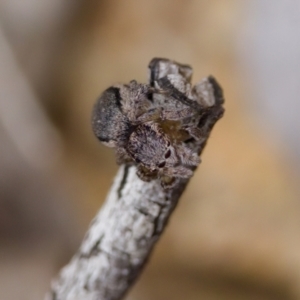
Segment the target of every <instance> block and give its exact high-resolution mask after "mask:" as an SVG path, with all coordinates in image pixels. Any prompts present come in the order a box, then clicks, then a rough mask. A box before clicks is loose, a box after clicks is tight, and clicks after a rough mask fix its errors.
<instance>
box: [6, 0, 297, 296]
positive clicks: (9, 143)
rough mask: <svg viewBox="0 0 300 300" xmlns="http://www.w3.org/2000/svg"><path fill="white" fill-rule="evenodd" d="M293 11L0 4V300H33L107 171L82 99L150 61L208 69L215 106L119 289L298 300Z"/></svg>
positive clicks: (228, 1) (88, 215) (254, 5)
mask: <svg viewBox="0 0 300 300" xmlns="http://www.w3.org/2000/svg"><path fill="white" fill-rule="evenodd" d="M70 3H71V4H70ZM280 5H282V7H281V6H280ZM297 6H298V5H297V3H296V1H291V0H290V1H286V2H285V4H284V5H283V4H280V1H273V2H271V1H269V2H268V1H237V0H224V1H205V0H201V1H183V0H181V1H180V0H176V1H170V0H166V1H159V0H155V1H146V0H142V1H138V0H128V1H116V0H112V1H111V0H107V1H93V0H88V1H80V0H77V1H72V2H67V1H59V0H44V1H39V0H26V1H18V0H13V1H12V0H1V1H0V25H1V27H0V66H1V67H0V139H1V140H0V143H1V151H0V168H1V172H0V299H6V300H14V299H31V300H34V299H41V298H42V295H43V293H44V292H45V291H46V289H47V287H48V286H49V282H50V278H51V277H52V276H54V274H56V272H57V271H58V270H59V268H60V267H61V266H62V265H63V264H65V263H66V262H67V261H68V260H69V259H70V257H71V255H72V253H74V251H75V250H76V248H77V247H78V245H79V243H80V241H81V239H82V237H83V234H84V232H85V230H86V228H87V226H88V224H89V222H90V220H91V219H92V217H93V216H94V215H95V213H96V211H97V210H98V209H99V207H100V206H101V203H102V202H103V200H104V199H105V195H106V193H107V191H108V189H109V187H110V185H111V182H112V180H113V177H114V174H115V173H116V170H117V166H116V165H115V162H114V157H113V153H112V151H111V150H110V149H107V148H105V147H104V146H101V145H100V144H99V143H98V142H97V141H96V139H95V138H94V136H93V134H92V132H91V128H90V127H91V126H90V113H91V108H92V106H93V103H94V101H95V99H96V97H97V96H98V95H99V94H100V92H101V91H103V89H105V88H106V87H108V86H109V85H111V84H113V83H115V82H127V81H129V80H131V79H137V80H139V81H144V82H145V81H146V80H147V64H148V62H149V61H150V60H151V59H152V58H153V57H157V56H158V57H168V58H171V59H175V60H177V61H179V62H182V63H188V64H191V65H192V66H193V67H194V81H197V80H200V79H201V78H202V77H204V76H207V75H209V74H212V75H214V76H215V77H216V78H217V79H218V81H219V82H220V83H221V85H222V86H223V88H224V93H225V98H226V113H225V116H224V118H223V119H222V120H221V121H220V122H219V123H218V124H217V125H216V127H215V129H214V131H213V134H212V136H211V138H210V140H209V143H208V145H207V148H206V150H205V152H204V154H203V156H202V161H203V162H202V164H201V166H200V167H199V169H198V171H197V173H196V175H195V176H194V178H193V179H192V180H191V183H190V185H189V188H188V189H187V190H186V192H185V194H184V196H183V197H182V199H181V201H180V203H179V205H178V207H177V209H176V211H175V212H174V215H173V216H172V219H171V222H170V224H169V226H168V228H167V230H166V232H165V234H164V235H163V238H162V239H161V241H160V242H159V243H158V246H157V248H156V249H155V251H154V254H153V256H152V259H151V261H150V263H149V264H148V266H147V268H146V270H145V272H144V273H143V274H142V276H141V278H140V280H139V281H138V283H137V284H136V286H135V287H134V288H133V290H132V291H131V292H130V293H129V296H128V299H145V300H148V299H149V300H150V299H157V300H160V299H161V300H163V299H299V298H300V240H299V236H300V207H299V187H298V185H299V166H300V163H299V160H298V159H299V158H298V155H297V149H298V144H300V143H298V141H297V139H298V129H299V126H298V125H299V124H298V122H297V120H298V119H297V118H296V117H297V109H298V111H299V109H300V107H299V101H297V99H298V98H297V95H298V94H297V87H298V80H297V79H296V80H294V81H293V80H291V78H297V65H298V64H299V62H300V56H297V55H294V56H293V55H291V54H293V53H294V52H292V50H291V51H289V49H292V48H293V49H294V48H296V49H298V50H299V52H298V53H300V49H299V48H300V46H299V48H297V47H298V44H297V43H296V44H295V43H293V42H290V41H294V40H295V38H293V37H294V35H295V37H298V34H297V26H296V25H297V24H298V23H299V22H300V21H298V18H299V17H298V16H297V14H296V13H293V12H294V11H296V9H297ZM276 16H277V17H276ZM290 17H291V18H290ZM290 20H293V21H290ZM287 24H288V25H287ZM288 34H290V35H291V37H290V39H289V38H287V37H286V36H287V35H288ZM281 39H282V42H281ZM296 40H297V39H296ZM299 45H300V43H299ZM286 61H289V63H285V62H286ZM298 75H300V74H298ZM287 91H289V92H287ZM283 101H284V102H283ZM283 103H284V104H283Z"/></svg>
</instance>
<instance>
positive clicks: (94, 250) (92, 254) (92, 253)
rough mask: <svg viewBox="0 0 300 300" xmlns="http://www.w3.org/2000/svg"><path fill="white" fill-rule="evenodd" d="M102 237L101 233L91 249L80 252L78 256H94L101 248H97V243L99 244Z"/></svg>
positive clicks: (86, 257) (87, 257)
mask: <svg viewBox="0 0 300 300" xmlns="http://www.w3.org/2000/svg"><path fill="white" fill-rule="evenodd" d="M102 239H103V235H102V236H101V237H100V238H99V240H98V241H97V242H96V244H95V245H94V246H93V248H92V249H91V251H90V252H89V253H81V254H80V256H79V257H80V258H85V259H89V258H90V257H92V256H96V255H97V254H98V253H99V252H101V251H102V250H101V249H100V248H99V245H100V244H101V241H102Z"/></svg>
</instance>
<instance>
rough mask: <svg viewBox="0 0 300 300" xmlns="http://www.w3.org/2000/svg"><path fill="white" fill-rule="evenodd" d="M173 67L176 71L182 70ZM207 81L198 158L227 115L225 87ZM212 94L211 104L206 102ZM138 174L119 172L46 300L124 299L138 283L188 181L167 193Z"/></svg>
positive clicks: (122, 169) (127, 168)
mask: <svg viewBox="0 0 300 300" xmlns="http://www.w3.org/2000/svg"><path fill="white" fill-rule="evenodd" d="M168 62H169V63H170V64H171V66H173V65H175V66H178V65H179V64H177V63H175V62H170V61H168ZM179 66H180V65H179ZM164 71H165V70H164ZM158 73H159V72H158ZM188 75H189V76H190V75H191V74H188ZM207 80H208V81H207V82H209V84H208V85H207V82H206V85H203V83H202V89H203V87H205V88H204V91H203V90H202V94H203V95H202V96H203V99H200V100H199V99H198V100H199V101H200V102H201V101H202V103H201V105H206V106H207V107H213V113H211V114H208V115H207V116H205V118H204V119H203V120H202V123H201V129H202V133H203V136H204V137H205V138H203V139H202V140H201V142H198V143H197V142H195V141H194V142H192V144H191V145H190V147H193V150H195V151H197V152H198V154H200V153H201V152H202V150H203V147H204V146H205V144H206V141H207V138H208V136H209V134H210V131H211V129H212V127H213V125H214V124H215V122H216V121H217V120H218V119H219V118H220V117H221V116H222V114H223V111H224V110H223V107H222V104H223V97H222V91H221V89H220V87H219V86H218V85H217V83H216V82H215V80H214V79H213V78H212V77H209V78H208V79H207ZM150 82H151V78H150ZM197 91H198V90H197V89H196V90H195V93H196V94H197ZM203 92H204V93H203ZM211 92H213V94H212V95H210V97H209V99H205V97H207V95H209V94H210V93H211ZM205 95H206V96H205ZM212 97H213V101H212V99H211V98H212ZM206 100H207V101H206ZM136 171H137V169H136V167H135V166H133V165H122V166H121V167H120V170H119V172H118V174H117V176H116V179H115V182H114V184H113V186H112V188H111V191H110V193H109V195H108V197H107V199H106V202H105V204H104V206H103V207H102V209H101V210H100V211H99V213H98V215H97V216H96V217H95V219H94V220H93V221H92V223H91V226H90V229H89V230H88V232H87V234H86V236H85V238H84V240H83V243H82V245H81V247H80V249H79V251H78V253H77V254H76V255H75V256H74V257H73V259H72V260H71V262H70V263H69V264H68V265H67V266H66V267H64V268H63V269H62V271H61V273H60V275H59V277H58V279H57V280H56V281H55V282H53V284H52V289H51V292H50V293H49V294H48V296H47V298H46V299H48V300H50V299H51V300H54V299H55V300H99V299H101V300H117V299H122V297H123V296H124V295H125V293H126V292H127V291H128V290H129V288H130V287H131V286H132V284H133V283H134V281H135V280H136V279H137V277H138V275H139V274H140V273H141V271H142V269H143V266H144V265H145V263H146V262H147V260H148V258H149V255H150V254H151V250H152V248H153V246H154V245H155V243H156V242H157V240H158V239H159V237H160V235H161V234H162V232H163V230H164V228H165V227H166V224H167V222H168V219H169V217H170V215H171V213H172V211H173V210H174V208H175V207H176V205H177V203H178V200H179V198H180V196H181V194H182V192H183V191H184V189H185V187H186V185H187V183H188V179H180V180H178V181H177V184H176V185H175V186H173V187H172V188H170V189H165V188H163V187H162V186H161V182H160V181H159V180H158V179H156V180H152V181H151V182H145V181H142V180H141V179H139V177H138V176H137V175H136Z"/></svg>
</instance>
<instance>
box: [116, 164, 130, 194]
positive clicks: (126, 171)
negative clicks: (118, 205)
mask: <svg viewBox="0 0 300 300" xmlns="http://www.w3.org/2000/svg"><path fill="white" fill-rule="evenodd" d="M128 171H129V165H125V167H124V174H123V178H122V181H121V183H120V187H119V188H118V192H117V193H118V198H119V199H120V198H121V197H122V190H123V188H124V186H125V184H126V182H127V176H128Z"/></svg>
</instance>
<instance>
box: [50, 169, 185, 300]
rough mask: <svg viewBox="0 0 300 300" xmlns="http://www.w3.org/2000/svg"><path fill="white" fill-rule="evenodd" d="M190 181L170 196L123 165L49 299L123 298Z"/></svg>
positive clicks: (157, 184) (153, 182) (158, 186)
mask: <svg viewBox="0 0 300 300" xmlns="http://www.w3.org/2000/svg"><path fill="white" fill-rule="evenodd" d="M185 185H186V182H182V183H181V184H180V185H178V186H177V188H176V189H174V190H172V191H169V192H166V191H164V190H163V188H162V187H161V185H160V183H159V182H158V181H152V182H150V183H146V182H144V181H141V180H140V179H139V178H138V177H137V175H136V168H135V167H134V166H131V167H128V166H122V167H121V168H120V170H119V172H118V174H117V176H116V179H115V182H114V184H113V186H112V189H111V191H110V193H109V195H108V198H107V200H106V203H105V204H104V206H103V207H102V209H101V211H100V212H99V214H98V215H97V216H96V218H95V219H94V220H93V221H92V223H91V227H90V229H89V231H88V232H87V234H86V236H85V238H84V241H83V243H82V246H81V248H80V249H79V251H78V253H77V254H76V255H75V256H74V257H73V259H72V261H71V262H70V264H69V265H67V266H66V267H65V268H64V269H63V270H62V272H61V274H60V276H59V278H58V280H57V281H56V282H55V283H54V284H53V286H52V294H51V295H49V296H48V299H66V300H71V299H72V300H75V299H76V300H77V299H78V300H79V299H93V300H96V299H120V298H121V297H122V296H123V295H124V293H125V292H126V291H127V290H128V288H129V287H130V286H131V284H132V282H133V281H134V280H135V279H136V278H137V276H138V275H139V273H140V272H141V270H142V267H143V265H144V264H145V262H146V260H147V258H148V256H149V254H150V252H151V249H152V248H153V245H154V244H155V242H156V241H157V239H158V238H159V236H160V235H161V233H162V231H163V229H164V228H165V225H166V223H167V221H168V218H169V216H170V214H171V212H172V210H173V209H174V208H175V206H176V204H177V201H178V199H179V197H180V195H181V193H182V191H183V190H184V187H185Z"/></svg>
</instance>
